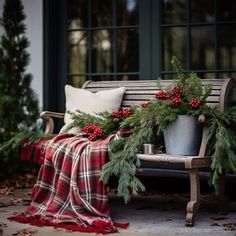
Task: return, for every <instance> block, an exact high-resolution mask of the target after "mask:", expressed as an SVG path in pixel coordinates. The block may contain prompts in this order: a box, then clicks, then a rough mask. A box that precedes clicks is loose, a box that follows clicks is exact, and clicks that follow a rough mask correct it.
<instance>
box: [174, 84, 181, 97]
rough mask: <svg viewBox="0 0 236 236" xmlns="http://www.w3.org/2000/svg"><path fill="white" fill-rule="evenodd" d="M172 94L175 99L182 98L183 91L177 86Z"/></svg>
mask: <svg viewBox="0 0 236 236" xmlns="http://www.w3.org/2000/svg"><path fill="white" fill-rule="evenodd" d="M172 93H173V95H174V96H175V97H180V96H181V93H182V89H181V88H180V87H178V86H175V87H174V88H173V89H172Z"/></svg>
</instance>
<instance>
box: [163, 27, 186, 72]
mask: <svg viewBox="0 0 236 236" xmlns="http://www.w3.org/2000/svg"><path fill="white" fill-rule="evenodd" d="M187 44H188V40H187V29H186V27H173V28H167V29H164V34H163V49H164V51H163V52H164V55H163V66H164V68H163V69H164V70H172V69H173V68H172V66H171V63H170V61H171V58H172V57H173V56H176V57H177V58H178V59H179V60H180V61H182V62H183V63H186V62H187ZM183 66H184V67H186V65H184V64H183Z"/></svg>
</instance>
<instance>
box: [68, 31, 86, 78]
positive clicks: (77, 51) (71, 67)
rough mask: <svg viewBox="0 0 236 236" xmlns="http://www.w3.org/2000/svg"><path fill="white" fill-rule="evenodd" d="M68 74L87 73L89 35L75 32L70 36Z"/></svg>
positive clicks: (83, 32)
mask: <svg viewBox="0 0 236 236" xmlns="http://www.w3.org/2000/svg"><path fill="white" fill-rule="evenodd" d="M67 53H68V60H67V61H68V73H72V74H73V73H84V72H86V64H87V63H86V59H87V33H86V32H85V31H73V32H70V33H69V34H68V44H67Z"/></svg>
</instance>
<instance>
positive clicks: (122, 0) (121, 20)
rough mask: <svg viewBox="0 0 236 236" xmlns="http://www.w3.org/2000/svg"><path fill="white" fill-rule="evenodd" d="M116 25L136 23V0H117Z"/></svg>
mask: <svg viewBox="0 0 236 236" xmlns="http://www.w3.org/2000/svg"><path fill="white" fill-rule="evenodd" d="M117 6H118V7H117V25H138V23H139V22H138V0H119V1H118V5H117Z"/></svg>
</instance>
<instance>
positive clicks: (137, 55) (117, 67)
mask: <svg viewBox="0 0 236 236" xmlns="http://www.w3.org/2000/svg"><path fill="white" fill-rule="evenodd" d="M44 14H45V16H44V21H45V22H44V40H45V41H44V63H45V64H44V86H45V88H44V93H45V96H44V100H45V101H47V103H45V104H44V107H45V108H47V109H49V108H50V109H55V110H64V97H63V96H61V93H62V91H63V89H64V85H65V84H66V83H69V84H72V85H74V86H76V87H80V86H81V85H82V84H83V83H84V82H85V81H86V80H90V79H91V80H133V79H142V80H143V79H157V78H158V77H162V78H164V79H169V78H170V79H171V78H173V71H172V67H171V65H170V59H171V57H172V56H173V55H175V56H177V57H178V58H179V59H180V60H181V61H182V62H184V69H185V70H186V71H190V70H194V71H196V72H197V73H198V75H199V76H200V77H201V78H221V77H222V78H225V77H236V30H235V29H236V4H235V0H207V1H205V0H70V1H67V0H50V1H47V0H44ZM52 91H53V94H54V96H52V94H51V92H52ZM49 98H50V99H49Z"/></svg>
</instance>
